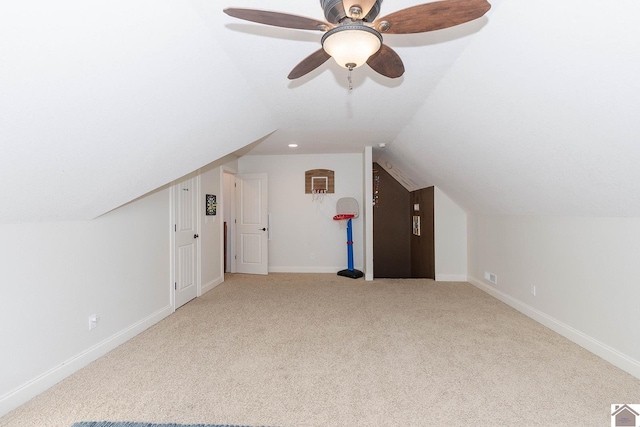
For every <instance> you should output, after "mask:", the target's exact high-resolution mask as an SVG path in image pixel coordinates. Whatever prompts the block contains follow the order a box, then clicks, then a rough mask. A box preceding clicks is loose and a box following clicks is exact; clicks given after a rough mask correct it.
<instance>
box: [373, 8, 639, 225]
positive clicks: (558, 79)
mask: <svg viewBox="0 0 640 427" xmlns="http://www.w3.org/2000/svg"><path fill="white" fill-rule="evenodd" d="M638 16H640V3H639V2H637V1H631V0H629V1H616V2H606V1H594V2H583V1H578V0H570V1H567V0H565V1H561V2H558V1H552V0H536V1H505V2H503V4H502V5H501V7H500V8H499V9H496V10H495V11H494V13H493V15H492V17H491V22H490V24H489V25H487V26H486V27H485V28H483V30H482V32H480V33H479V34H477V36H476V37H475V38H474V40H473V43H471V44H470V45H469V47H468V48H467V49H466V50H465V51H464V53H463V54H462V55H461V56H460V57H459V58H458V60H457V61H456V63H455V64H454V66H453V67H452V68H451V70H450V71H449V72H448V73H447V75H446V76H445V77H444V78H443V79H442V81H441V82H440V84H439V86H438V87H437V88H436V90H435V91H433V92H432V93H431V95H430V96H429V98H428V99H427V100H426V101H425V103H424V104H423V105H422V106H421V107H420V109H419V110H418V111H417V112H416V114H415V115H414V116H413V118H412V120H411V122H410V123H409V124H408V125H407V126H406V127H405V128H404V129H403V130H402V132H401V133H400V134H399V135H398V137H397V138H396V139H395V141H394V142H393V145H392V147H393V150H389V151H388V152H385V153H384V155H383V156H382V157H381V158H380V159H379V162H380V163H381V164H383V165H385V164H386V165H387V167H388V168H390V169H392V170H393V168H394V166H396V169H399V170H400V175H402V176H406V177H408V179H409V182H410V184H411V185H414V186H417V187H424V186H428V185H434V184H435V185H437V186H439V187H440V188H442V189H443V190H444V191H445V192H446V193H448V194H449V195H450V196H451V197H453V198H454V199H455V200H456V201H458V202H459V203H460V204H462V205H463V206H465V207H466V208H467V209H468V210H469V211H474V212H484V213H490V214H526V215H531V214H533V215H573V216H638V215H640V167H639V165H640V119H639V117H640V80H639V78H638V76H640V55H638V54H637V52H639V51H640V50H639V49H640V29H639V27H638V25H637V24H638V23H637V17H638ZM411 180H412V181H411Z"/></svg>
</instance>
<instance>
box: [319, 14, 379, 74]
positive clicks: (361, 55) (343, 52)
mask: <svg viewBox="0 0 640 427" xmlns="http://www.w3.org/2000/svg"><path fill="white" fill-rule="evenodd" d="M380 46H382V35H381V34H380V33H379V32H378V31H376V30H375V29H373V28H371V27H367V26H365V25H362V24H347V25H341V26H339V27H335V28H332V29H331V30H329V31H327V32H326V33H325V34H324V35H323V36H322V47H323V48H324V50H325V52H327V53H328V54H329V55H330V56H331V57H332V58H333V59H334V60H335V61H336V63H337V64H338V65H340V66H341V67H343V68H347V69H353V68H358V67H360V66H361V65H364V64H365V63H366V62H367V60H368V59H369V57H370V56H371V55H373V54H374V53H376V52H377V51H378V50H380ZM354 64H355V65H354Z"/></svg>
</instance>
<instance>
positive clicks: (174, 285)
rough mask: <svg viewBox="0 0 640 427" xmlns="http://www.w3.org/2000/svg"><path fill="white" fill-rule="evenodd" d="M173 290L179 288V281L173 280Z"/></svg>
mask: <svg viewBox="0 0 640 427" xmlns="http://www.w3.org/2000/svg"><path fill="white" fill-rule="evenodd" d="M173 290H174V291H177V290H178V282H173Z"/></svg>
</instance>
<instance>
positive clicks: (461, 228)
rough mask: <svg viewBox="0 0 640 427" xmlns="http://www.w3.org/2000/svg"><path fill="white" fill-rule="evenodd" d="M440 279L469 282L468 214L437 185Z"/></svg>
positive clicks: (436, 262)
mask: <svg viewBox="0 0 640 427" xmlns="http://www.w3.org/2000/svg"><path fill="white" fill-rule="evenodd" d="M433 197H434V217H435V218H434V222H435V224H434V234H435V236H434V239H435V258H436V259H435V266H436V280H438V281H454V282H455V281H460V282H466V281H467V213H466V212H465V211H464V210H463V209H462V208H460V206H458V205H457V204H456V203H455V202H454V201H453V200H451V199H450V198H449V197H448V196H447V195H446V194H445V193H443V192H442V190H440V189H439V188H438V187H435V188H434V195H433Z"/></svg>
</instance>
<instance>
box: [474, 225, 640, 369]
mask: <svg viewBox="0 0 640 427" xmlns="http://www.w3.org/2000/svg"><path fill="white" fill-rule="evenodd" d="M468 225H469V276H470V277H469V281H470V282H471V283H473V284H474V285H476V286H478V287H479V288H481V289H484V290H485V291H487V292H489V293H490V294H492V295H494V296H496V297H497V298H499V299H501V300H502V301H504V302H506V303H507V304H509V305H511V306H513V307H515V308H516V309H518V310H520V311H522V312H523V313H525V314H527V315H529V316H531V317H532V318H534V319H536V320H538V321H539V322H541V323H543V324H544V325H546V326H548V327H550V328H551V329H553V330H555V331H557V332H559V333H560V334H562V335H564V336H566V337H568V338H569V339H571V340H573V341H575V342H576V343H578V344H580V345H582V346H583V347H585V348H587V349H588V350H590V351H592V352H594V353H595V354H597V355H599V356H601V357H603V358H604V359H606V360H609V361H610V362H612V363H613V364H615V365H616V366H618V367H620V368H622V369H624V370H626V371H627V372H629V373H631V374H632V375H634V376H636V377H638V378H640V340H638V339H637V336H638V325H640V309H638V307H639V306H640V286H638V277H640V262H639V260H640V245H639V244H638V242H639V241H640V218H582V217H543V216H498V215H477V216H470V217H469V224H468ZM485 271H486V272H490V273H494V274H496V275H497V284H496V285H494V284H491V283H490V282H488V281H487V280H485V279H484V272H485ZM531 286H535V287H536V296H533V295H532V294H531Z"/></svg>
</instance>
